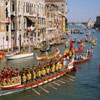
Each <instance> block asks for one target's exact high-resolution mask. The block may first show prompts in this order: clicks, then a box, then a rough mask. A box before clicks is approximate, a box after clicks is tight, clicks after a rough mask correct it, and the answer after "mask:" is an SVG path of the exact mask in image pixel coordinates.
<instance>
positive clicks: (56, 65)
mask: <svg viewBox="0 0 100 100" xmlns="http://www.w3.org/2000/svg"><path fill="white" fill-rule="evenodd" d="M58 67H59V66H58V64H57V65H56V68H55V70H56V71H55V72H58Z"/></svg>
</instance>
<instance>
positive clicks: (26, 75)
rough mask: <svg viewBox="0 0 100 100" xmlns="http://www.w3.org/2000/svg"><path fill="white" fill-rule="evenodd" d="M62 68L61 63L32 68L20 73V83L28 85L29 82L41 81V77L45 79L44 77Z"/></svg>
mask: <svg viewBox="0 0 100 100" xmlns="http://www.w3.org/2000/svg"><path fill="white" fill-rule="evenodd" d="M62 67H63V63H58V62H57V61H54V62H50V63H48V64H46V65H41V66H40V65H39V66H38V67H35V66H33V67H32V68H28V69H27V70H25V68H23V70H22V71H21V72H20V75H21V78H22V83H23V84H25V83H28V82H31V81H36V80H37V79H41V78H42V77H45V76H46V75H50V74H54V73H55V72H58V71H60V70H61V68H62Z"/></svg>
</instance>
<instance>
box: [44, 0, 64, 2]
mask: <svg viewBox="0 0 100 100" xmlns="http://www.w3.org/2000/svg"><path fill="white" fill-rule="evenodd" d="M45 2H65V0H45Z"/></svg>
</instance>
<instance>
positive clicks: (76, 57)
mask: <svg viewBox="0 0 100 100" xmlns="http://www.w3.org/2000/svg"><path fill="white" fill-rule="evenodd" d="M92 52H93V49H92V47H91V48H89V49H87V50H85V51H84V53H83V54H82V55H79V56H78V55H76V54H75V60H85V59H87V58H88V56H89V55H91V54H92Z"/></svg>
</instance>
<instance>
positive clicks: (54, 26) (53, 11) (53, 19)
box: [46, 3, 63, 40]
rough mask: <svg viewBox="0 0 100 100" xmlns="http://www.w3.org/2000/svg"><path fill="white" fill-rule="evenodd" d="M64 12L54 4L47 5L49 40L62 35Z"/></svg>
mask: <svg viewBox="0 0 100 100" xmlns="http://www.w3.org/2000/svg"><path fill="white" fill-rule="evenodd" d="M62 17H63V14H62V12H61V11H60V10H59V9H58V6H57V5H56V4H53V3H46V31H47V32H46V33H48V39H49V40H50V39H53V38H55V37H57V36H59V35H60V34H61V33H62V24H63V23H62Z"/></svg>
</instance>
